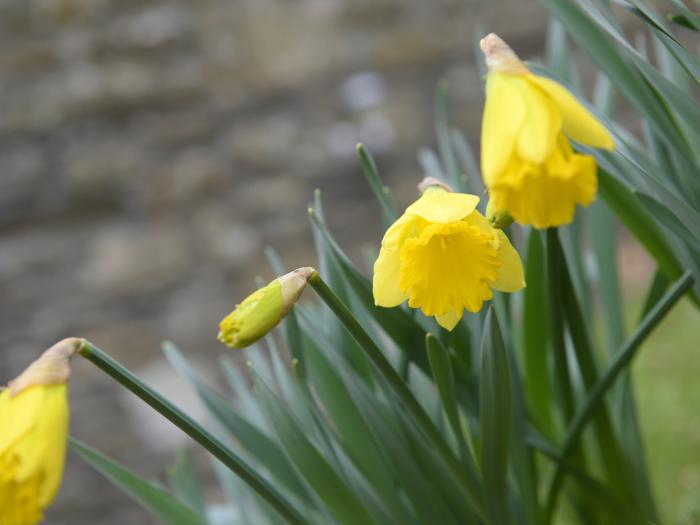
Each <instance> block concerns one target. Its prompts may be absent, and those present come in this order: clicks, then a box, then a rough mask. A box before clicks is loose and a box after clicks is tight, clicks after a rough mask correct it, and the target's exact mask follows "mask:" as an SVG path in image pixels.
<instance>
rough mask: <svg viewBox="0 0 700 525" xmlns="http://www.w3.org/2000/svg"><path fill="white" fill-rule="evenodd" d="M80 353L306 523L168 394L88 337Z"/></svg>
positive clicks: (297, 523)
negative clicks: (169, 399)
mask: <svg viewBox="0 0 700 525" xmlns="http://www.w3.org/2000/svg"><path fill="white" fill-rule="evenodd" d="M77 353H78V354H80V355H81V356H82V357H84V358H85V359H87V360H88V361H90V362H91V363H92V364H94V365H95V366H97V367H98V368H100V369H101V370H102V371H103V372H105V373H106V374H107V375H109V376H110V377H112V378H113V379H114V380H116V381H117V382H118V383H120V384H122V385H123V386H125V387H126V388H127V389H129V390H131V392H132V393H134V394H135V395H136V396H137V397H139V398H140V399H141V400H143V401H144V402H146V403H147V404H148V405H150V406H151V407H152V408H153V409H154V410H155V411H156V412H158V413H159V414H161V415H163V416H164V417H165V418H167V419H168V420H169V421H170V422H171V423H173V424H174V425H175V426H176V427H178V428H179V429H180V430H182V431H183V432H184V433H185V434H187V435H188V436H189V437H191V438H192V439H193V440H194V441H196V442H197V443H199V444H200V445H202V446H203V447H204V448H205V449H207V450H208V451H209V452H210V453H211V454H212V455H213V456H214V457H216V458H217V459H218V460H219V461H221V462H222V463H223V464H224V465H226V466H227V467H228V468H229V469H230V470H231V471H232V472H234V473H235V474H236V475H238V476H239V477H240V478H241V479H242V480H243V481H244V482H245V483H247V484H248V485H249V486H250V487H251V488H252V489H253V490H255V491H256V492H257V493H258V494H259V495H260V497H262V498H263V499H264V500H265V501H266V502H267V503H269V504H270V506H272V508H274V509H275V510H276V511H277V512H278V513H279V514H280V516H282V517H283V518H284V519H285V520H286V521H287V523H290V524H292V525H305V523H306V520H305V519H304V518H303V517H302V516H301V515H300V514H299V513H298V512H297V511H296V510H295V509H294V507H293V506H292V505H291V504H290V503H289V502H288V501H287V500H286V499H285V498H284V497H283V496H282V495H281V494H279V492H277V490H276V489H275V488H274V487H272V486H271V485H270V484H269V483H268V482H267V481H266V480H265V479H264V478H262V477H261V476H260V474H258V473H257V472H256V471H255V469H254V468H253V467H251V466H250V465H248V463H246V462H245V461H244V460H243V459H241V458H240V457H239V456H238V455H237V454H236V453H235V452H234V451H233V450H231V449H230V448H229V447H227V446H226V445H225V444H224V443H223V442H221V441H220V440H219V439H217V438H216V437H214V436H213V435H212V434H211V433H209V432H208V431H207V430H206V429H205V428H204V427H202V426H201V425H200V424H199V423H197V422H196V421H194V420H193V419H192V418H191V417H190V416H188V415H187V414H185V413H184V412H183V411H182V410H180V409H179V408H178V407H176V406H175V405H174V404H172V403H171V402H170V401H168V400H167V399H166V398H165V397H163V396H162V395H160V394H159V393H158V392H156V391H155V390H153V389H152V388H151V387H150V386H148V385H146V384H145V383H144V382H143V381H141V380H140V379H139V378H138V377H137V376H136V375H134V374H133V373H132V372H131V371H130V370H128V369H127V368H125V367H124V366H122V365H121V364H119V363H118V362H117V361H115V360H114V359H112V358H111V357H110V356H109V355H107V354H106V353H105V352H103V351H102V350H100V349H99V348H97V347H96V346H94V345H93V344H92V343H90V342H89V341H86V340H85V339H82V340H81V341H80V344H79V346H78V348H77Z"/></svg>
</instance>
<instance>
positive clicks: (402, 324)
mask: <svg viewBox="0 0 700 525" xmlns="http://www.w3.org/2000/svg"><path fill="white" fill-rule="evenodd" d="M311 220H312V221H313V223H314V225H315V226H316V227H317V228H318V231H319V233H320V234H321V235H322V236H323V238H324V239H325V241H326V243H327V245H328V249H329V250H330V252H331V253H332V254H333V257H334V258H335V261H336V263H337V264H338V267H339V269H340V271H341V272H342V274H343V276H344V277H345V278H346V280H347V283H348V285H349V286H350V287H351V288H352V291H353V292H354V294H356V296H357V298H358V299H359V300H360V301H361V302H362V304H363V305H364V307H365V309H366V311H367V312H369V314H370V315H371V316H372V318H373V319H374V320H375V321H376V322H377V324H379V325H380V326H381V327H382V328H383V329H384V331H386V333H387V335H388V336H389V337H390V338H391V339H392V340H393V341H394V342H395V343H396V345H397V346H398V348H400V349H401V350H402V351H403V352H405V353H406V355H407V356H408V358H409V360H410V361H411V362H414V363H416V364H417V365H418V366H419V367H420V368H421V370H423V371H424V372H426V373H430V367H429V366H428V361H427V359H426V355H425V349H424V330H423V328H422V327H421V325H419V324H418V322H417V321H416V319H414V317H413V316H412V315H411V314H409V313H408V312H407V311H406V310H405V309H404V308H402V307H399V308H381V307H379V306H376V305H375V304H374V296H373V294H372V283H371V281H370V280H369V279H368V278H367V277H365V276H364V275H363V274H362V273H360V272H359V270H357V268H355V266H354V265H353V264H352V262H351V261H350V259H349V258H348V256H347V255H345V253H344V252H343V251H342V249H341V248H340V246H339V245H338V243H337V242H336V241H335V240H334V239H333V237H332V235H331V233H330V232H329V231H328V228H327V226H326V224H325V223H324V222H323V220H322V218H321V217H319V216H318V215H315V214H312V215H311Z"/></svg>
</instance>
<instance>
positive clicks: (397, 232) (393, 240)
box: [382, 213, 420, 249]
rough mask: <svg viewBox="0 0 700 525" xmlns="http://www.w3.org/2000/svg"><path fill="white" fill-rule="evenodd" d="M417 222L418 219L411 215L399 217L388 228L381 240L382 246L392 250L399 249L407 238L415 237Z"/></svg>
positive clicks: (405, 214)
mask: <svg viewBox="0 0 700 525" xmlns="http://www.w3.org/2000/svg"><path fill="white" fill-rule="evenodd" d="M419 221H420V219H418V218H416V217H414V216H413V215H408V214H407V213H404V214H403V215H402V216H401V217H399V218H398V219H396V222H394V224H392V225H391V226H389V229H388V230H387V231H386V233H385V234H384V238H383V239H382V246H384V247H386V248H393V249H399V248H401V245H402V244H403V243H404V241H405V240H406V239H407V238H408V237H409V236H413V235H417V233H418V231H417V230H418V222H419Z"/></svg>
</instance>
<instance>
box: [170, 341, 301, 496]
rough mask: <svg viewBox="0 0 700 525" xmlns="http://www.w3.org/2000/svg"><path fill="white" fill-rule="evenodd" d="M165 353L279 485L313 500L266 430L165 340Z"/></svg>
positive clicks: (220, 421) (211, 412)
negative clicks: (239, 409)
mask: <svg viewBox="0 0 700 525" xmlns="http://www.w3.org/2000/svg"><path fill="white" fill-rule="evenodd" d="M163 353H164V354H165V357H166V358H167V359H168V362H169V363H170V364H171V366H172V367H173V368H175V370H177V371H178V373H180V374H181V375H182V376H183V377H185V378H186V379H187V380H188V381H189V382H190V383H191V384H192V387H193V388H194V389H195V391H196V392H197V395H198V396H199V398H200V400H201V401H202V404H203V405H204V406H205V408H206V409H207V411H208V412H209V413H210V414H211V416H212V417H213V418H214V419H215V421H217V422H218V423H219V424H220V425H221V426H222V427H223V428H224V429H225V430H226V431H228V432H230V433H231V435H232V436H234V437H235V438H236V439H237V440H238V441H239V442H240V443H241V445H243V447H244V448H245V449H246V450H247V451H248V452H249V453H250V454H251V455H252V456H253V457H254V458H255V459H256V460H257V461H258V462H259V463H260V464H261V465H264V466H265V468H267V469H269V471H270V473H271V474H272V475H273V477H274V478H275V480H276V481H277V482H279V484H280V485H282V486H284V487H285V488H286V489H287V490H289V491H291V492H292V493H293V494H294V495H295V496H296V497H298V498H300V499H302V500H303V501H306V502H307V503H310V501H311V500H310V499H309V495H308V492H307V491H306V489H305V488H304V486H303V484H302V482H301V480H300V479H299V476H298V475H297V474H296V472H295V471H294V468H293V467H292V465H291V464H290V463H289V461H288V460H287V458H286V457H285V455H284V454H283V452H282V450H280V448H279V446H278V445H277V444H276V443H275V442H274V441H273V440H272V439H271V438H270V437H268V436H267V435H266V434H265V433H264V432H263V431H261V430H260V429H259V428H257V427H256V426H255V425H253V424H251V423H250V422H249V421H247V420H246V419H245V418H244V417H242V416H241V415H240V414H238V413H237V412H236V411H235V410H234V409H233V406H232V405H231V403H230V402H229V401H228V400H226V399H224V398H223V397H222V396H221V394H219V393H218V392H216V391H215V390H214V389H212V388H211V387H210V386H209V385H208V384H207V383H205V382H204V381H202V380H201V379H200V378H199V377H198V376H197V374H196V372H195V371H194V370H193V369H192V368H191V367H190V365H189V364H188V363H187V361H186V360H185V358H184V357H183V356H182V354H181V353H180V351H179V350H178V349H177V348H176V347H175V345H173V344H172V343H169V342H165V343H163ZM258 410H259V409H258Z"/></svg>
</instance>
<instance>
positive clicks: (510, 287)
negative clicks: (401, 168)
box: [373, 186, 525, 330]
mask: <svg viewBox="0 0 700 525" xmlns="http://www.w3.org/2000/svg"><path fill="white" fill-rule="evenodd" d="M478 203H479V197H477V196H476V195H468V194H465V193H452V192H449V191H447V190H446V189H445V188H444V187H439V186H430V187H428V188H427V189H426V190H425V192H424V193H423V195H422V196H421V197H420V198H419V199H418V200H417V201H416V202H414V203H413V204H411V205H410V206H409V207H408V208H406V212H405V213H404V214H403V215H402V216H401V217H400V218H399V219H398V220H397V221H396V222H395V223H394V224H392V225H391V227H390V228H389V229H388V230H387V232H386V234H385V235H384V239H383V240H382V247H381V250H380V252H379V257H378V258H377V261H376V262H375V264H374V280H373V292H374V301H375V303H376V304H377V305H378V306H385V307H392V306H397V305H399V304H401V303H402V302H404V301H405V300H407V299H408V306H410V307H411V308H420V309H421V310H422V311H423V313H424V314H425V315H428V316H435V319H436V320H437V322H438V323H439V324H440V326H442V327H444V328H446V329H447V330H452V329H453V328H454V327H455V325H456V324H457V323H458V322H459V320H460V319H461V318H462V313H463V311H464V310H465V309H466V310H468V311H470V312H478V311H479V310H480V309H481V306H482V304H483V302H484V301H486V300H489V299H491V298H492V297H493V292H492V290H498V291H503V292H515V291H517V290H520V289H521V288H523V287H524V286H525V278H524V274H523V265H522V262H521V261H520V256H519V255H518V253H517V252H516V251H515V249H514V248H513V246H512V245H511V244H510V241H509V240H508V237H506V235H505V233H503V231H501V230H496V229H494V228H493V227H492V226H491V225H490V224H489V222H488V221H487V220H486V218H485V217H484V216H483V215H481V213H479V212H478V211H477V210H476V205H477V204H478Z"/></svg>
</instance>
